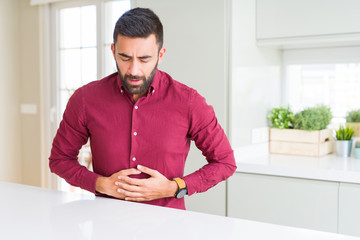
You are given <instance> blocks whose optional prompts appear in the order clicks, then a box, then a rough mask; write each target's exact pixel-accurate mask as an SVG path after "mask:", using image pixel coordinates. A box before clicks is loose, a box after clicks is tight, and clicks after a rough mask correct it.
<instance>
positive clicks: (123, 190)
mask: <svg viewBox="0 0 360 240" xmlns="http://www.w3.org/2000/svg"><path fill="white" fill-rule="evenodd" d="M137 168H138V170H140V171H141V172H143V173H146V174H148V175H150V177H149V178H147V179H136V178H131V177H129V175H130V174H123V175H119V176H118V181H116V182H115V185H116V186H115V187H117V192H118V193H119V194H120V195H121V196H124V197H125V198H124V199H125V200H127V201H135V202H144V201H151V200H154V199H159V198H165V197H173V196H174V195H175V193H176V191H177V189H178V186H177V184H176V182H175V181H171V180H169V179H167V178H166V177H165V176H164V175H162V174H161V173H159V172H158V171H156V170H153V169H150V168H147V167H144V166H140V165H138V167H137Z"/></svg>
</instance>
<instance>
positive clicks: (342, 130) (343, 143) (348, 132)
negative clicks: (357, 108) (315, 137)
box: [336, 126, 354, 157]
mask: <svg viewBox="0 0 360 240" xmlns="http://www.w3.org/2000/svg"><path fill="white" fill-rule="evenodd" d="M353 135H354V129H353V128H352V127H344V126H340V127H339V129H338V130H337V131H336V153H337V155H338V156H339V157H350V154H351V148H352V137H353Z"/></svg>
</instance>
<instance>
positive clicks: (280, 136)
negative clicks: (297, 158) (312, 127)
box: [269, 128, 333, 157]
mask: <svg viewBox="0 0 360 240" xmlns="http://www.w3.org/2000/svg"><path fill="white" fill-rule="evenodd" d="M269 136H270V153H277V154H290V155H301V156H311V157H319V156H324V155H326V154H329V153H332V151H333V141H332V131H331V130H330V129H324V130H318V131H304V130H298V129H278V128H270V134H269Z"/></svg>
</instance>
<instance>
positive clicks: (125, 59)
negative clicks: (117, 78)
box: [120, 58, 130, 62]
mask: <svg viewBox="0 0 360 240" xmlns="http://www.w3.org/2000/svg"><path fill="white" fill-rule="evenodd" d="M120 59H121V61H123V62H128V61H130V58H120Z"/></svg>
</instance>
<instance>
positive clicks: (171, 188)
mask: <svg viewBox="0 0 360 240" xmlns="http://www.w3.org/2000/svg"><path fill="white" fill-rule="evenodd" d="M178 188H179V187H178V185H177V183H176V182H175V181H174V180H169V188H168V189H169V191H168V196H167V197H174V196H175V194H176V192H177V190H178Z"/></svg>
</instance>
